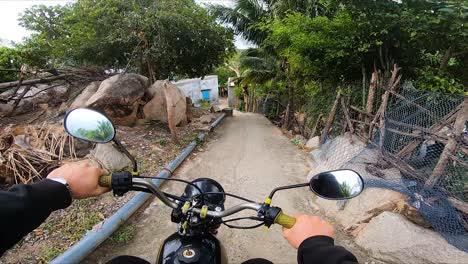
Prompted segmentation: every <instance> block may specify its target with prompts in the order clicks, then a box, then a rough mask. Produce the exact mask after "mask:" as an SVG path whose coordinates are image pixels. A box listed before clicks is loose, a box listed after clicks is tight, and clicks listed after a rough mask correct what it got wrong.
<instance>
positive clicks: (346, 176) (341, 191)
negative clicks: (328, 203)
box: [309, 170, 364, 200]
mask: <svg viewBox="0 0 468 264" xmlns="http://www.w3.org/2000/svg"><path fill="white" fill-rule="evenodd" d="M309 186H310V190H311V191H312V192H314V193H315V194H316V195H318V196H320V197H322V198H325V199H333V200H340V199H350V198H353V197H356V196H358V195H359V194H360V193H361V192H362V191H363V190H364V181H363V179H362V177H361V175H359V174H358V173H357V172H355V171H353V170H336V171H327V172H322V173H319V174H317V175H315V176H314V177H312V179H310V182H309Z"/></svg>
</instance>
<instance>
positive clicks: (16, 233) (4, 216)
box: [0, 163, 108, 256]
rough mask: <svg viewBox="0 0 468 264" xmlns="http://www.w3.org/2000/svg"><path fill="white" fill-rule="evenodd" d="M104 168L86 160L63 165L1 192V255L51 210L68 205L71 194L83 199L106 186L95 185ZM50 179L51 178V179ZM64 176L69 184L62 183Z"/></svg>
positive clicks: (103, 190) (41, 220)
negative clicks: (44, 175)
mask: <svg viewBox="0 0 468 264" xmlns="http://www.w3.org/2000/svg"><path fill="white" fill-rule="evenodd" d="M104 173H105V171H103V170H101V169H98V168H94V167H90V166H89V165H88V164H87V163H80V164H76V163H75V164H66V165H64V166H62V167H60V168H58V169H56V170H54V171H52V172H51V173H50V174H49V175H48V176H47V178H48V179H45V180H42V181H40V182H37V183H34V184H30V185H23V184H18V185H15V186H13V187H12V188H11V189H10V190H8V191H5V192H0V226H1V228H0V256H1V255H2V254H3V253H4V252H5V251H6V250H7V249H9V248H10V247H12V246H13V245H14V244H15V243H17V242H18V241H19V240H21V238H23V236H25V235H26V234H28V233H29V232H31V231H32V230H34V229H35V228H37V227H38V226H39V225H40V224H41V223H42V222H43V221H44V220H45V219H46V218H47V217H48V216H49V215H50V213H51V212H53V211H55V210H58V209H63V208H66V207H68V206H69V205H70V203H71V200H72V196H73V198H76V199H84V198H88V197H92V196H97V195H100V194H102V193H104V192H106V191H107V190H108V189H106V188H102V187H100V186H99V184H98V179H99V176H100V175H103V174H104ZM52 179H53V180H52ZM57 179H63V180H64V181H65V182H66V183H67V184H68V187H67V186H66V185H65V184H64V183H61V182H62V180H57Z"/></svg>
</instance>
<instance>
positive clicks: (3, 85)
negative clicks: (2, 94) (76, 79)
mask: <svg viewBox="0 0 468 264" xmlns="http://www.w3.org/2000/svg"><path fill="white" fill-rule="evenodd" d="M72 75H73V74H61V75H57V76H50V77H45V78H40V79H31V80H24V81H22V83H21V85H34V84H38V83H49V82H52V81H55V80H59V79H64V78H66V77H69V76H72ZM20 82H21V80H20V81H14V82H6V83H0V91H2V90H8V88H11V87H15V86H17V85H18V84H19V83H20Z"/></svg>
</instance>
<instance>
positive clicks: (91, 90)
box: [70, 81, 101, 109]
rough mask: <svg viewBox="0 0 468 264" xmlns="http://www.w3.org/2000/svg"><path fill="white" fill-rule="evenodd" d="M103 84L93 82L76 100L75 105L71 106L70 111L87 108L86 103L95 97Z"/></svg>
mask: <svg viewBox="0 0 468 264" xmlns="http://www.w3.org/2000/svg"><path fill="white" fill-rule="evenodd" d="M100 84H101V82H99V81H97V82H92V83H90V84H89V85H88V86H86V88H84V90H83V91H82V92H81V93H80V94H79V95H78V96H77V97H76V98H75V100H74V101H73V103H72V104H71V105H70V109H75V108H78V107H86V106H88V105H86V103H87V102H88V100H89V98H91V96H93V95H94V94H95V93H96V92H97V90H98V89H99V85H100Z"/></svg>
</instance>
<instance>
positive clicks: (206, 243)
mask: <svg viewBox="0 0 468 264" xmlns="http://www.w3.org/2000/svg"><path fill="white" fill-rule="evenodd" d="M222 251H223V250H222V249H221V244H220V243H219V241H218V239H217V238H216V237H214V236H213V235H211V234H206V235H198V236H183V235H180V234H179V233H174V234H172V235H171V236H169V237H168V238H166V240H165V241H164V243H163V245H162V246H161V249H160V250H159V254H158V261H157V263H158V264H188V263H191V264H192V263H203V264H219V263H225V258H224V257H223V252H222Z"/></svg>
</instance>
